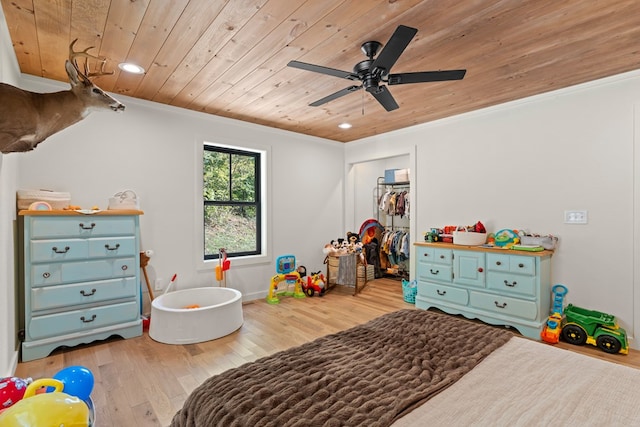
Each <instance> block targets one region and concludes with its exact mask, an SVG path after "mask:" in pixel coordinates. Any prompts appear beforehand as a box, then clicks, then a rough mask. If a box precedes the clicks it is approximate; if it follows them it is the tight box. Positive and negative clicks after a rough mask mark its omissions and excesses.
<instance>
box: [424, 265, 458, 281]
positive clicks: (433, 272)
mask: <svg viewBox="0 0 640 427" xmlns="http://www.w3.org/2000/svg"><path fill="white" fill-rule="evenodd" d="M452 279H453V267H452V266H450V265H443V264H420V266H419V267H418V280H425V281H429V280H435V281H438V282H445V283H451V280H452Z"/></svg>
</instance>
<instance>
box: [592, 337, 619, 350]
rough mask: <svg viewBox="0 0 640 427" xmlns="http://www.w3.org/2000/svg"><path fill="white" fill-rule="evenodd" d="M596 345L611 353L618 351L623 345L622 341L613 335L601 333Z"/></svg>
mask: <svg viewBox="0 0 640 427" xmlns="http://www.w3.org/2000/svg"><path fill="white" fill-rule="evenodd" d="M596 345H597V346H598V348H599V349H600V350H602V351H605V352H607V353H611V354H616V353H618V352H619V351H620V348H621V347H622V344H620V341H618V339H617V338H616V337H613V336H611V335H600V336H599V337H598V339H596Z"/></svg>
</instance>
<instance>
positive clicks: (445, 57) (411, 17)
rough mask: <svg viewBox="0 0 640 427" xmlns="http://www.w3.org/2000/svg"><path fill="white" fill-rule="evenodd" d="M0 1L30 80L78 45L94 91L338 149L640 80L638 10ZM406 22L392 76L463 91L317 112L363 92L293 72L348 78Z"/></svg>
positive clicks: (57, 69) (376, 1) (486, 4)
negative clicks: (638, 76)
mask: <svg viewBox="0 0 640 427" xmlns="http://www.w3.org/2000/svg"><path fill="white" fill-rule="evenodd" d="M1 2H2V8H3V10H4V14H5V17H6V20H7V23H8V26H9V30H10V34H11V38H12V42H13V46H14V48H15V52H16V55H17V58H18V62H19V64H20V68H21V71H22V72H23V73H25V74H31V75H34V76H41V77H45V78H49V79H55V80H60V81H67V77H66V74H65V71H64V61H65V59H66V58H67V56H68V47H69V44H70V42H71V41H72V40H74V39H76V38H78V39H79V40H78V43H77V44H76V46H77V47H78V48H80V49H84V48H86V47H89V46H95V48H94V49H93V50H91V51H90V52H92V53H96V54H99V55H101V56H104V57H106V58H107V59H108V62H107V67H106V68H107V69H110V70H113V71H115V73H114V74H113V75H111V76H101V77H98V78H96V80H95V82H96V83H97V84H98V85H99V86H100V87H102V88H103V89H105V90H107V91H110V92H112V93H115V94H125V95H127V96H131V97H136V98H141V99H146V100H151V101H156V102H159V103H164V104H170V105H175V106H178V107H184V108H188V109H192V110H196V111H202V112H206V113H211V114H216V115H219V116H225V117H231V118H235V119H239V120H244V121H247V122H253V123H260V124H263V125H267V126H271V127H275V128H281V129H288V130H291V131H294V132H300V133H304V134H309V135H315V136H319V137H323V138H329V139H332V140H336V141H342V142H349V141H353V140H357V139H360V138H363V137H367V136H371V135H376V134H381V133H385V132H389V131H392V130H396V129H401V128H405V127H408V126H412V125H415V124H420V123H426V122H429V121H433V120H436V119H440V118H444V117H448V116H452V115H455V114H460V113H464V112H468V111H471V110H475V109H479V108H483V107H487V106H491V105H496V104H500V103H503V102H506V101H511V100H515V99H519V98H523V97H527V96H530V95H535V94H538V93H543V92H547V91H551V90H555V89H559V88H563V87H567V86H571V85H575V84H578V83H583V82H586V81H590V80H594V79H597V78H602V77H606V76H611V75H614V74H618V73H622V72H626V71H631V70H635V69H639V68H640V53H639V52H640V1H638V0H627V1H623V0H600V1H598V0H562V1H558V0H535V1H522V0H491V1H490V0H484V1H472V0H462V1H450V0H358V1H355V0H322V1H318V0H226V1H225V0H129V1H125V0H1ZM400 24H403V25H407V26H410V27H414V28H417V29H418V33H417V35H416V37H415V38H414V39H413V40H412V41H411V43H410V44H409V45H408V47H407V49H406V50H405V52H404V54H403V55H402V56H401V57H400V59H399V60H398V62H397V63H396V64H395V66H394V67H393V70H392V72H393V73H403V72H412V71H430V70H440V69H442V70H446V69H461V68H462V69H467V74H466V76H465V78H464V80H461V81H451V82H438V83H421V84H411V85H395V86H391V87H389V90H390V91H391V92H392V94H393V96H394V97H395V99H396V101H397V103H398V104H399V105H400V108H399V109H397V110H395V111H392V112H386V111H385V110H384V109H383V108H382V107H381V106H380V105H379V104H378V103H377V102H376V101H375V99H374V98H373V97H372V96H371V95H370V94H368V93H366V92H364V91H363V90H360V91H357V92H355V93H352V94H349V95H347V96H344V97H342V98H339V99H336V100H334V101H332V102H329V103H327V104H324V105H322V106H320V107H310V106H308V104H309V103H311V102H313V101H316V100H318V99H320V98H323V97H324V96H326V95H329V94H331V93H333V92H335V91H338V90H340V89H343V88H346V87H348V86H351V85H352V84H353V83H354V82H352V81H350V80H347V79H342V78H338V77H332V76H325V75H321V74H317V73H312V72H309V71H304V70H300V69H295V68H291V67H287V66H286V65H287V63H288V62H289V61H291V60H299V61H303V62H308V63H313V64H317V65H323V66H327V67H332V68H337V69H341V70H346V71H351V70H352V67H353V66H354V65H355V64H356V63H357V62H359V61H362V60H364V59H366V57H365V56H364V54H363V53H362V52H361V50H360V45H361V44H362V43H363V42H365V41H368V40H377V41H380V42H381V43H383V44H384V43H386V42H387V40H388V39H389V37H390V36H391V34H392V33H393V31H394V30H395V29H396V27H397V26H398V25H400ZM124 61H129V62H135V63H137V64H139V65H141V66H143V67H144V68H145V69H146V73H145V74H143V75H132V74H127V73H124V72H120V70H119V69H118V67H117V64H118V63H120V62H124ZM125 114H126V113H125ZM343 121H348V122H350V123H352V124H353V127H352V128H351V129H349V130H342V129H339V128H338V127H337V125H338V124H339V123H341V122H343Z"/></svg>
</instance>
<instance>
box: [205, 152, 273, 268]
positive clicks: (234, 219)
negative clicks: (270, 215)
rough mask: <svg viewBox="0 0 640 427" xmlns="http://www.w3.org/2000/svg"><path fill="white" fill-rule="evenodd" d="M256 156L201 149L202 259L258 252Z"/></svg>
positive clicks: (257, 162)
mask: <svg viewBox="0 0 640 427" xmlns="http://www.w3.org/2000/svg"><path fill="white" fill-rule="evenodd" d="M260 156H261V155H260V153H258V152H253V151H246V150H239V149H234V148H228V147H220V146H215V145H208V144H205V145H204V153H203V164H202V171H203V201H204V259H205V260H208V259H217V258H218V255H219V250H220V248H224V249H225V250H226V251H227V255H228V256H229V257H237V256H245V255H258V254H260V253H261V252H262V233H261V228H262V224H261V222H262V214H261V200H260V199H261V185H260V176H261V172H260V164H261V158H260Z"/></svg>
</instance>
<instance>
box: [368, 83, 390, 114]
mask: <svg viewBox="0 0 640 427" xmlns="http://www.w3.org/2000/svg"><path fill="white" fill-rule="evenodd" d="M367 92H369V93H370V94H371V95H373V97H374V98H375V99H377V100H378V102H379V103H380V104H381V105H382V106H383V107H384V109H385V110H387V111H393V110H396V109H398V103H397V102H396V100H395V99H393V96H392V95H391V92H389V91H388V90H387V87H386V86H378V87H370V88H367Z"/></svg>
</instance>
